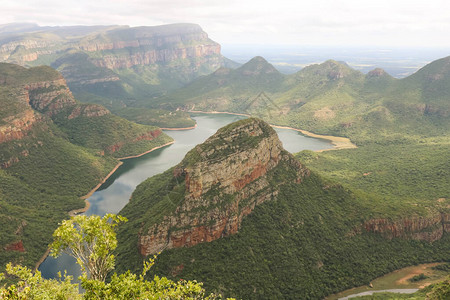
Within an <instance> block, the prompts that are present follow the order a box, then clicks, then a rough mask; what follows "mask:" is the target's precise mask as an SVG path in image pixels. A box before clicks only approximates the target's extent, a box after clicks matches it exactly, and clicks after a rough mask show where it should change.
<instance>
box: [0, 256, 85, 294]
mask: <svg viewBox="0 0 450 300" xmlns="http://www.w3.org/2000/svg"><path fill="white" fill-rule="evenodd" d="M6 272H7V274H8V275H9V276H15V277H17V278H19V282H18V283H17V284H12V285H9V286H4V287H3V288H2V287H1V286H0V299H5V300H6V299H8V300H12V299H14V300H22V299H23V300H27V299H35V300H41V299H42V300H44V299H45V300H47V299H61V300H63V299H70V300H81V299H82V298H83V297H82V295H80V293H79V287H78V284H73V283H72V282H71V281H72V277H71V276H64V279H62V276H61V273H59V274H58V275H59V278H58V279H44V278H42V276H41V272H39V271H36V272H35V273H34V274H33V272H32V271H31V270H30V269H29V268H27V267H22V266H13V265H12V264H11V263H9V264H7V265H6ZM2 278H4V275H3V274H0V281H1V280H2Z"/></svg>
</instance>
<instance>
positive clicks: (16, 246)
mask: <svg viewBox="0 0 450 300" xmlns="http://www.w3.org/2000/svg"><path fill="white" fill-rule="evenodd" d="M4 249H5V251H17V252H25V248H24V247H23V242H22V241H18V242H14V243H11V244H8V245H6V246H5V248H4Z"/></svg>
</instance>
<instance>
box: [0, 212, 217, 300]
mask: <svg viewBox="0 0 450 300" xmlns="http://www.w3.org/2000/svg"><path fill="white" fill-rule="evenodd" d="M121 222H126V219H125V218H123V217H120V216H116V215H111V214H109V215H106V216H104V217H103V218H100V217H99V216H90V217H88V216H75V217H72V218H71V219H70V220H66V221H63V222H62V223H61V225H60V227H58V228H57V229H56V230H55V232H54V234H53V237H54V242H53V243H52V244H51V245H50V247H51V250H52V255H53V256H57V255H59V254H61V253H62V252H66V253H68V254H69V255H73V256H75V257H76V259H77V262H78V264H80V266H81V268H82V272H83V274H82V276H80V281H81V286H82V287H83V288H84V290H85V292H84V294H80V293H79V285H78V284H73V283H71V280H72V278H71V277H70V276H64V279H63V278H62V277H61V276H60V278H59V279H43V278H42V277H41V274H40V272H39V271H36V273H35V274H33V273H32V272H31V270H30V269H28V268H26V267H21V266H16V267H13V266H12V265H11V264H8V265H7V268H6V270H7V273H8V274H9V275H13V276H16V277H18V278H19V282H18V283H17V284H13V285H9V286H6V285H4V286H3V287H1V286H0V299H2V300H6V299H8V300H22V299H23V300H25V299H26V300H49V299H59V300H81V299H86V300H122V299H149V300H151V299H155V300H156V299H192V300H193V299H208V300H212V299H221V296H220V295H215V294H210V295H206V294H205V290H204V289H203V287H202V284H201V283H198V282H196V281H195V280H194V281H190V280H180V281H178V282H174V281H172V280H170V279H167V278H165V277H161V278H160V277H158V276H155V277H154V278H153V280H151V281H149V280H145V275H146V274H147V272H148V271H149V270H150V268H151V267H152V266H153V264H154V261H155V258H156V256H154V257H153V258H150V259H149V260H148V261H145V262H144V268H143V271H142V273H141V274H140V275H139V276H138V275H136V274H133V273H131V272H130V271H127V272H126V273H124V274H120V275H117V273H114V274H113V275H112V276H111V280H110V281H109V282H106V281H105V278H106V275H107V273H108V272H109V271H111V270H112V269H114V256H113V255H112V254H111V251H112V250H114V249H115V248H116V246H117V240H116V234H115V231H114V229H115V227H116V226H117V225H118V224H119V223H121ZM3 278H4V274H0V281H1V280H2V279H3Z"/></svg>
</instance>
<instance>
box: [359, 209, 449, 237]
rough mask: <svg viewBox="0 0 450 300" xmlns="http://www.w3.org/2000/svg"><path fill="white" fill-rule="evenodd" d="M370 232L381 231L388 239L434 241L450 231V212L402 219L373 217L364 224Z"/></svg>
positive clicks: (365, 228)
mask: <svg viewBox="0 0 450 300" xmlns="http://www.w3.org/2000/svg"><path fill="white" fill-rule="evenodd" d="M363 228H364V230H366V231H369V232H376V233H380V234H382V235H383V236H385V237H386V238H388V239H392V238H406V239H413V240H423V241H428V242H434V241H437V240H439V239H441V237H442V235H443V233H444V232H450V214H443V213H442V214H441V213H437V214H434V215H432V216H430V217H412V218H404V219H400V220H388V219H372V220H369V221H367V222H365V223H364V224H363Z"/></svg>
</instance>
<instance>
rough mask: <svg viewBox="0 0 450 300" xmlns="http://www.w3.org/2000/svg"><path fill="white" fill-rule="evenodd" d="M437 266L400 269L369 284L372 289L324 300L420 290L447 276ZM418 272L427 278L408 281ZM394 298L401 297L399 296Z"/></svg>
mask: <svg viewBox="0 0 450 300" xmlns="http://www.w3.org/2000/svg"><path fill="white" fill-rule="evenodd" d="M439 265H443V264H442V263H432V264H421V265H417V266H409V267H406V268H402V269H399V270H396V271H394V272H391V273H389V274H386V275H384V276H381V277H379V278H376V279H374V280H372V281H371V284H372V286H373V287H369V286H367V285H365V286H361V287H357V288H353V289H350V290H346V291H343V292H340V293H338V294H335V295H331V296H329V297H327V298H326V299H327V300H335V299H339V298H341V297H346V296H349V295H353V294H358V293H361V292H365V291H374V290H387V289H413V288H421V287H423V286H427V285H430V284H436V283H438V282H440V281H442V280H444V279H445V278H446V277H447V276H448V275H449V272H448V271H440V270H434V269H433V268H434V267H435V266H439ZM418 272H421V273H420V274H425V275H426V276H427V277H428V278H426V279H424V280H420V281H416V282H412V281H409V280H408V279H410V278H413V277H414V276H418V275H416V274H417V273H418ZM392 296H393V295H392ZM395 296H396V297H397V296H398V297H401V296H400V295H395ZM379 297H380V299H389V298H387V297H386V296H384V297H385V298H383V297H381V295H380V296H379ZM405 297H406V299H409V298H408V297H410V296H406V295H405ZM362 299H364V298H362Z"/></svg>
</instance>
